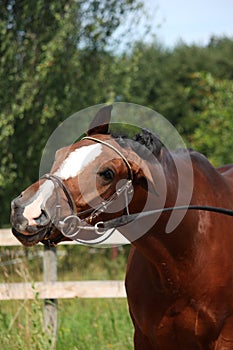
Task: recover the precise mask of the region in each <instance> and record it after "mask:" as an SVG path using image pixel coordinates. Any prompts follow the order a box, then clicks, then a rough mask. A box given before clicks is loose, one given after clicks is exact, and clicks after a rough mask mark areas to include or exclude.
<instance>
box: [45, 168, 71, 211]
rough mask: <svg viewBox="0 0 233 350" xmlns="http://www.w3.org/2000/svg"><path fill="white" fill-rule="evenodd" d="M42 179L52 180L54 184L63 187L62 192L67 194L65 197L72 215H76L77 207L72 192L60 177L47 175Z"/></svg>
mask: <svg viewBox="0 0 233 350" xmlns="http://www.w3.org/2000/svg"><path fill="white" fill-rule="evenodd" d="M42 179H47V180H51V181H52V182H53V183H54V184H58V186H59V187H61V189H62V191H63V192H64V193H65V196H66V198H67V201H68V204H69V206H70V209H71V210H72V213H73V214H74V213H76V206H75V203H74V200H73V197H72V195H71V193H70V191H69V190H68V189H67V187H66V186H65V185H64V183H63V181H62V180H61V179H60V178H59V177H58V176H56V175H54V174H45V175H43V176H42Z"/></svg>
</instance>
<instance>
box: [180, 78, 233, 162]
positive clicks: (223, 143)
mask: <svg viewBox="0 0 233 350" xmlns="http://www.w3.org/2000/svg"><path fill="white" fill-rule="evenodd" d="M184 95H185V96H186V98H187V100H188V101H189V106H190V110H189V113H188V114H187V115H186V117H185V118H184V119H183V121H182V126H181V129H182V130H181V131H182V132H185V134H186V135H187V139H188V141H189V143H190V145H192V147H193V148H195V149H197V150H199V151H200V152H202V153H204V154H205V155H206V156H207V157H208V158H209V159H210V161H212V163H213V164H214V165H215V166H220V165H223V164H226V163H231V162H233V155H232V152H231V150H232V149H233V138H232V130H233V118H232V113H233V81H230V80H219V79H216V78H214V77H213V76H212V75H211V74H210V73H208V74H206V73H196V74H193V75H191V76H190V84H189V86H188V87H187V88H186V89H185V90H184Z"/></svg>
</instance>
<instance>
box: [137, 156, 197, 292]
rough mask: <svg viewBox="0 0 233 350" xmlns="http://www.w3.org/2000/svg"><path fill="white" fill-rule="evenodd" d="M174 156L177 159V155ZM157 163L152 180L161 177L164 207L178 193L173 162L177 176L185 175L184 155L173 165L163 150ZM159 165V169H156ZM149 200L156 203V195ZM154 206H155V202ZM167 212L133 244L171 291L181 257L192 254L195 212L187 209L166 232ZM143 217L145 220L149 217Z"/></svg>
mask: <svg viewBox="0 0 233 350" xmlns="http://www.w3.org/2000/svg"><path fill="white" fill-rule="evenodd" d="M177 157H178V158H179V156H178V155H177ZM159 163H160V167H159V166H158V165H157V166H156V165H155V169H154V171H153V174H154V177H155V183H156V182H158V183H159V176H163V177H164V176H165V180H166V186H167V187H166V199H165V207H172V206H174V205H175V203H176V199H177V193H178V174H177V164H178V165H179V171H182V169H183V174H179V176H180V177H182V176H183V177H184V178H185V177H186V176H187V166H186V161H185V157H184V156H183V155H182V157H181V158H180V162H179V159H178V160H176V164H175V162H174V157H173V156H171V154H170V153H169V152H168V151H166V150H163V153H162V154H161V156H160V159H159ZM161 168H162V170H163V172H161V171H160V170H161ZM159 169H160V170H159ZM153 201H154V203H156V202H158V201H159V198H156V195H154V197H153ZM188 204H189V203H188ZM155 207H157V206H156V205H155ZM170 215H171V213H163V214H161V215H160V216H159V218H158V220H157V221H156V222H155V223H154V225H153V226H152V227H151V228H150V230H149V231H148V232H147V233H146V234H144V235H143V236H142V237H141V238H140V239H138V240H136V241H135V242H133V244H134V246H135V247H136V249H138V250H139V251H140V252H141V253H142V254H143V255H144V256H145V257H146V258H147V259H148V260H149V261H150V262H151V263H152V265H154V266H155V267H156V270H157V272H158V274H159V275H160V276H161V281H162V282H161V283H162V284H163V286H164V288H165V289H166V290H170V289H172V291H171V292H172V293H173V292H174V290H178V289H179V284H180V282H179V276H180V274H179V271H178V270H179V265H180V264H181V261H182V264H183V265H184V260H185V259H186V258H187V259H188V260H189V261H190V259H191V257H192V250H193V246H194V244H193V242H194V238H195V237H194V236H195V232H196V229H197V225H198V214H197V212H191V211H190V212H187V214H186V216H185V217H184V219H183V220H182V221H181V222H180V223H179V225H178V226H177V227H176V228H175V230H174V231H173V232H171V233H169V234H168V233H167V232H166V227H167V223H168V221H169V218H170ZM145 220H149V218H146V219H145Z"/></svg>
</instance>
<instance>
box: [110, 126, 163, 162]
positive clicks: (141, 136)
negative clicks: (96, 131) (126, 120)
mask: <svg viewBox="0 0 233 350" xmlns="http://www.w3.org/2000/svg"><path fill="white" fill-rule="evenodd" d="M110 135H111V136H112V137H113V138H114V139H115V140H116V141H117V142H118V143H119V145H120V146H122V147H124V148H125V147H130V148H131V149H132V150H133V151H134V152H135V153H137V154H138V155H139V156H140V157H142V158H143V159H146V158H148V157H149V156H150V155H151V153H152V154H153V155H154V156H156V157H157V156H158V155H159V154H160V151H161V149H162V147H164V145H163V143H162V141H161V140H160V139H159V137H158V136H156V135H155V134H153V133H152V132H151V131H150V130H148V129H144V128H142V129H141V130H140V132H139V133H137V134H135V135H134V136H133V137H132V138H129V137H128V136H127V134H126V133H125V132H124V131H123V132H122V133H120V132H119V131H118V132H117V134H115V133H114V132H110Z"/></svg>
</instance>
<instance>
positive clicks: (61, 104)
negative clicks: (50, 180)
mask: <svg viewBox="0 0 233 350" xmlns="http://www.w3.org/2000/svg"><path fill="white" fill-rule="evenodd" d="M140 6H141V5H140V1H139V0H120V1H116V0H101V1H98V0H88V1H84V0H80V1H76V0H59V1H58V0H53V1H46V0H38V1H36V2H34V1H24V0H19V1H15V0H0V7H1V12H0V60H1V62H0V77H1V78H0V111H1V112H0V113H1V114H0V159H1V164H0V201H1V216H0V224H1V223H3V222H8V220H9V218H8V216H9V203H10V198H12V197H14V196H15V195H16V194H18V193H19V191H20V190H22V189H23V188H24V187H26V186H28V185H29V183H31V182H32V181H35V180H36V179H37V178H38V168H39V161H40V156H41V152H42V150H43V147H44V145H45V143H46V141H47V139H48V136H49V135H50V134H51V132H52V131H53V130H54V129H55V128H56V126H57V125H58V124H59V123H60V122H61V121H62V120H64V119H65V118H67V117H68V116H69V115H70V114H72V113H74V112H76V111H77V110H80V109H82V108H84V107H87V106H89V105H92V104H96V103H100V102H105V101H106V100H108V98H109V91H110V90H111V83H109V81H110V80H109V79H107V77H108V76H109V72H111V68H110V65H109V64H107V62H110V56H111V55H110V54H108V52H107V51H106V45H107V44H108V43H110V42H111V43H112V35H113V33H114V32H115V30H116V29H117V28H118V27H119V26H120V24H121V23H122V22H123V20H124V18H125V16H127V14H129V13H134V14H135V16H136V17H137V13H138V11H139V9H140ZM108 84H110V89H109V88H108Z"/></svg>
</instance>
